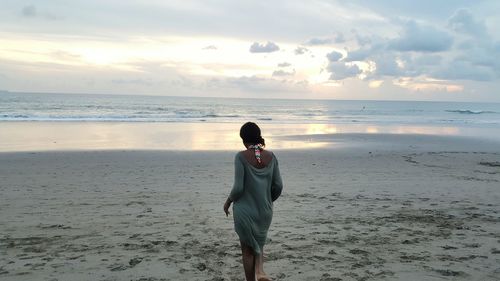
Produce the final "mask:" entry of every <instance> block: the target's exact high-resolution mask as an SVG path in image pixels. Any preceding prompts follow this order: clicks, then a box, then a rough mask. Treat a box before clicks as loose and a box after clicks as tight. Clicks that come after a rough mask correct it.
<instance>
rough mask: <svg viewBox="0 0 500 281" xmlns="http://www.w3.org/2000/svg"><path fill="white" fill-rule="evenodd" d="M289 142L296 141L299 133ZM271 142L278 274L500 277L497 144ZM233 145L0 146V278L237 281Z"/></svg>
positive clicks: (273, 254)
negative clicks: (227, 211)
mask: <svg viewBox="0 0 500 281" xmlns="http://www.w3.org/2000/svg"><path fill="white" fill-rule="evenodd" d="M295 138H299V137H298V136H296V137H295ZM307 139H308V141H312V142H314V141H321V142H327V141H332V142H335V143H338V142H339V141H342V142H344V143H349V144H356V145H354V146H352V145H351V146H342V147H340V148H339V147H331V148H318V149H293V150H290V149H287V150H275V153H276V155H277V156H278V158H279V161H280V166H281V170H282V176H283V179H284V182H285V189H284V193H283V195H282V197H281V198H280V199H279V200H278V201H277V202H276V203H275V206H274V208H275V215H274V219H273V224H272V226H271V229H270V233H269V242H268V244H267V246H266V247H267V248H266V249H265V259H266V271H267V272H268V274H270V275H271V277H273V278H274V280H323V281H326V280H358V281H359V280H499V279H500V266H499V264H500V234H499V233H500V213H499V212H500V203H499V202H500V190H499V186H500V184H499V183H500V151H499V150H498V146H496V145H495V143H493V142H481V141H479V140H475V139H470V138H458V137H436V136H423V135H418V136H417V135H376V134H372V135H370V134H352V135H349V134H344V135H342V136H340V137H338V136H332V135H318V136H307ZM233 157H234V151H214V152H209V151H131V150H123V151H121V150H115V151H107V150H100V151H73V152H70V151H56V152H54V151H47V152H10V153H9V152H5V153H1V154H0V191H1V194H2V196H1V197H0V229H1V232H0V233H1V234H0V278H1V279H2V280H243V278H244V275H243V269H242V266H241V262H240V249H239V244H238V238H237V235H236V234H235V233H234V231H233V222H232V218H231V217H229V218H227V217H225V215H224V213H223V211H222V204H223V202H224V200H225V198H226V196H227V194H228V192H229V190H230V188H231V184H232V177H233V174H232V172H233V167H232V163H233Z"/></svg>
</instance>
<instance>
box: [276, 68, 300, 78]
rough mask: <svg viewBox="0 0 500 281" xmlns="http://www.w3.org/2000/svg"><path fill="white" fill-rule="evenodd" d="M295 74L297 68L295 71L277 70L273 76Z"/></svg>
mask: <svg viewBox="0 0 500 281" xmlns="http://www.w3.org/2000/svg"><path fill="white" fill-rule="evenodd" d="M293 75H295V69H294V70H293V71H284V70H281V69H279V70H275V71H274V72H273V76H274V77H275V76H293Z"/></svg>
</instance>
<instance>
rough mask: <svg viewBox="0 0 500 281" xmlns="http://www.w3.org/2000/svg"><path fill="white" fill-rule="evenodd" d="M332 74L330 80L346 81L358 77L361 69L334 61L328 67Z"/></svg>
mask: <svg viewBox="0 0 500 281" xmlns="http://www.w3.org/2000/svg"><path fill="white" fill-rule="evenodd" d="M326 69H327V71H328V72H330V80H344V79H347V78H351V77H356V76H358V75H359V74H361V72H362V71H361V69H359V67H358V66H357V65H355V64H353V65H347V64H345V63H344V62H339V61H332V62H330V63H329V64H328V66H327V67H326Z"/></svg>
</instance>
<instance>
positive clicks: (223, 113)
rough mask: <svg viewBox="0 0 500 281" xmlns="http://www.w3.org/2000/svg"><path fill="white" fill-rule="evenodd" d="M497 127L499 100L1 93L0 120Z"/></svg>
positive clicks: (499, 118)
mask: <svg viewBox="0 0 500 281" xmlns="http://www.w3.org/2000/svg"><path fill="white" fill-rule="evenodd" d="M249 120H251V121H256V122H259V123H275V124H374V125H430V126H440V125H445V126H450V125H451V126H477V127H492V128H498V127H500V104H498V103H469V102H429V101H425V102H420V101H373V100H370V101H366V100H291V99H287V100H285V99H240V98H201V97H165V96H143V95H135V96H133V95H90V94H47V93H11V92H0V121H102V122H185V123H193V122H195V123H200V122H210V123H242V122H246V121H249Z"/></svg>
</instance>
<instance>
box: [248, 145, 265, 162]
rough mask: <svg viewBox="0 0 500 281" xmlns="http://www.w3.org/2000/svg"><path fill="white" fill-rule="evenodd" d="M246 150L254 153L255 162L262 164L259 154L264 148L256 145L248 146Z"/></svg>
mask: <svg viewBox="0 0 500 281" xmlns="http://www.w3.org/2000/svg"><path fill="white" fill-rule="evenodd" d="M248 148H251V149H253V150H254V151H255V159H257V162H258V163H259V164H261V163H262V160H261V159H260V152H261V151H262V150H263V149H264V146H263V145H262V144H260V143H259V144H256V145H250V146H248Z"/></svg>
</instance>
